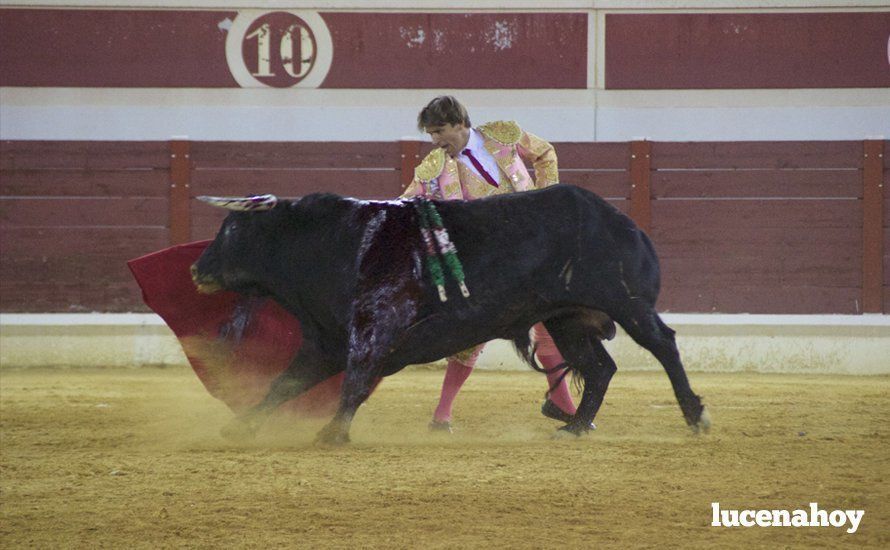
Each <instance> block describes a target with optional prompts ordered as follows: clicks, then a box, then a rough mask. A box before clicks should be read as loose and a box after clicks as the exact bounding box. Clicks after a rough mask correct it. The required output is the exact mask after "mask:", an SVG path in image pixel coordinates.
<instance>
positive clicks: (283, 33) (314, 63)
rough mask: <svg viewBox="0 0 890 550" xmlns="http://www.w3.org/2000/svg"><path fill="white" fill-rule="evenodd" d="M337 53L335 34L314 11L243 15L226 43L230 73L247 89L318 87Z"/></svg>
mask: <svg viewBox="0 0 890 550" xmlns="http://www.w3.org/2000/svg"><path fill="white" fill-rule="evenodd" d="M333 53H334V51H333V47H332V43H331V33H330V31H329V30H328V27H327V25H326V24H325V22H324V20H323V19H322V18H321V16H320V15H318V13H316V12H313V11H301V10H297V11H271V12H270V11H260V10H244V11H240V12H238V16H237V17H236V18H235V20H234V21H233V22H232V26H231V28H229V35H228V37H227V38H226V61H227V62H228V64H229V70H230V71H231V72H232V76H233V77H235V81H236V82H237V83H238V85H239V86H241V87H243V88H257V87H262V86H271V87H275V88H292V87H295V86H296V87H300V88H317V87H318V86H320V85H321V83H322V81H324V78H325V77H326V76H327V74H328V70H330V68H331V59H332V58H333Z"/></svg>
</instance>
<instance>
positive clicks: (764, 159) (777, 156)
mask: <svg viewBox="0 0 890 550" xmlns="http://www.w3.org/2000/svg"><path fill="white" fill-rule="evenodd" d="M861 167H862V143H861V142H859V141H726V142H658V141H656V142H653V143H652V168H653V169H655V170H665V169H684V168H686V169H688V168H701V169H707V168H711V169H714V168H724V169H725V168H734V169H743V168H744V169H754V168H761V169H762V168H772V169H800V168H861Z"/></svg>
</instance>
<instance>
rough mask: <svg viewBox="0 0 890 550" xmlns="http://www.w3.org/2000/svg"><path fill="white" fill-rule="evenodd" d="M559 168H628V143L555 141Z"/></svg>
mask: <svg viewBox="0 0 890 550" xmlns="http://www.w3.org/2000/svg"><path fill="white" fill-rule="evenodd" d="M553 147H554V148H556V156H557V157H558V159H559V169H560V170H562V169H564V168H583V169H599V170H627V156H628V144H627V143H624V142H621V143H614V142H595V143H587V142H570V141H564V142H554V143H553Z"/></svg>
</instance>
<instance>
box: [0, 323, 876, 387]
mask: <svg viewBox="0 0 890 550" xmlns="http://www.w3.org/2000/svg"><path fill="white" fill-rule="evenodd" d="M663 318H664V320H665V322H666V323H667V324H668V325H670V326H671V327H672V328H673V329H674V330H675V331H677V342H678V343H679V346H680V352H681V354H682V357H683V360H684V363H685V364H686V368H687V370H689V371H692V372H696V371H697V372H762V373H807V374H813V373H824V374H856V375H876V374H884V375H886V374H890V315H723V314H664V315H663ZM606 346H607V348H608V349H609V352H610V353H611V354H612V356H613V357H614V359H615V362H616V363H617V364H618V368H619V369H621V370H660V368H661V367H660V366H659V365H658V364H657V363H656V362H655V360H654V359H653V358H652V357H651V356H650V355H649V354H648V353H647V352H645V351H644V350H642V349H641V348H639V347H638V346H637V345H636V344H635V343H634V342H633V341H632V340H631V339H630V338H629V337H628V336H627V335H626V334H624V333H623V332H621V331H620V330H619V334H618V336H617V337H616V338H615V339H614V340H612V341H611V342H607V343H606ZM186 364H187V362H186V359H185V356H184V355H183V353H182V350H181V348H180V347H179V344H178V342H177V340H176V338H175V337H174V336H173V334H172V332H171V331H170V329H168V328H167V326H166V325H165V324H164V322H163V321H162V320H161V319H160V318H159V317H158V316H156V315H153V314H98V313H94V314H3V315H0V365H2V366H3V367H36V366H55V367H139V366H161V365H186ZM477 366H478V367H479V368H482V369H491V370H524V369H527V368H528V367H527V366H525V365H524V364H523V363H522V362H521V361H520V360H519V358H518V357H517V356H516V353H515V352H514V350H513V348H512V346H511V345H510V344H509V343H508V342H505V341H495V342H492V343H490V344H489V345H488V346H487V347H486V349H485V351H484V352H483V353H482V355H481V356H480V358H479V362H478V364H477Z"/></svg>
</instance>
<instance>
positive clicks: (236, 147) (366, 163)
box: [191, 141, 401, 171]
mask: <svg viewBox="0 0 890 550" xmlns="http://www.w3.org/2000/svg"><path fill="white" fill-rule="evenodd" d="M191 154H192V165H193V166H194V169H195V170H198V171H200V170H205V169H208V168H237V169H255V168H263V169H272V168H337V169H343V168H389V169H392V170H398V169H399V167H400V165H401V162H400V157H399V145H398V142H395V141H374V142H372V141H355V142H339V141H337V142H334V141H324V142H309V141H303V142H228V141H225V142H224V141H193V142H192V144H191Z"/></svg>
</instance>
